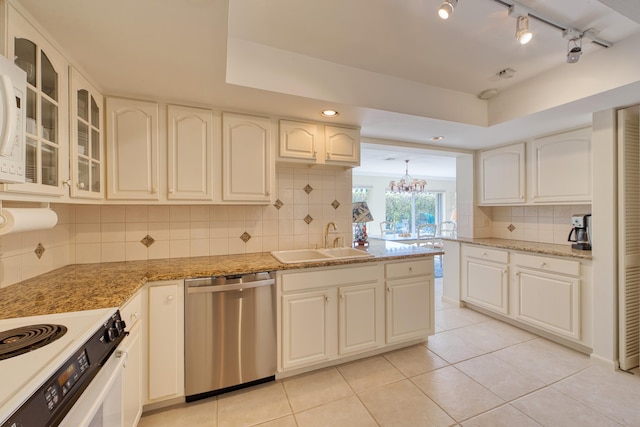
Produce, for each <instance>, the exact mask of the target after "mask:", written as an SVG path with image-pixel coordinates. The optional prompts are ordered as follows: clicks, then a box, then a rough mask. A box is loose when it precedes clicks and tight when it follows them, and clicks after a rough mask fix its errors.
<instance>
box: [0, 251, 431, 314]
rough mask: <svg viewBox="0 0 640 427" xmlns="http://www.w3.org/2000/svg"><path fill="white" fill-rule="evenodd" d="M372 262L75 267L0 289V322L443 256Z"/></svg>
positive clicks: (382, 255) (233, 258)
mask: <svg viewBox="0 0 640 427" xmlns="http://www.w3.org/2000/svg"><path fill="white" fill-rule="evenodd" d="M364 249H366V250H367V251H368V252H370V253H372V254H373V255H374V256H373V257H371V258H359V259H344V260H333V261H323V262H306V263H296V264H282V263H281V262H279V261H278V260H276V259H275V258H274V257H273V256H272V255H271V254H270V253H268V252H263V253H254V254H241V255H225V256H207V257H193V258H171V259H159V260H149V261H125V262H112V263H98V264H74V265H68V266H66V267H62V268H59V269H57V270H54V271H50V272H49V273H45V274H42V275H40V276H37V277H34V278H32V279H28V280H25V281H22V282H20V283H16V284H14V285H11V286H8V287H6V288H2V289H0V319H8V318H14V317H26V316H36V315H41V314H54V313H64V312H69V311H82V310H92V309H97V308H107V307H120V306H121V305H123V304H124V303H125V302H126V301H127V300H128V299H129V298H131V297H132V296H133V295H134V294H135V293H136V292H137V291H138V290H139V289H140V288H141V287H142V286H143V285H144V284H145V283H147V282H153V281H159V280H177V279H187V278H194V277H208V276H221V275H229V274H241V273H254V272H259V271H277V270H292V269H300V268H310V267H325V266H330V265H344V264H355V263H364V262H375V261H382V260H393V259H403V258H413V257H424V256H430V255H440V254H442V253H443V252H442V251H440V250H433V249H426V248H419V247H415V246H409V245H403V244H399V243H394V242H383V241H374V240H372V241H371V242H370V245H369V247H368V248H364Z"/></svg>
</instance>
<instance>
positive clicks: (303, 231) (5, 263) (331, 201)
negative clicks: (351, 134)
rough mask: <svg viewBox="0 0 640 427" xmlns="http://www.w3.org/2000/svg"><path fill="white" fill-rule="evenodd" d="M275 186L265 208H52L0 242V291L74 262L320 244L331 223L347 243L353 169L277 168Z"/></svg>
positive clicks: (98, 206) (293, 247)
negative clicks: (39, 221) (45, 220)
mask: <svg viewBox="0 0 640 427" xmlns="http://www.w3.org/2000/svg"><path fill="white" fill-rule="evenodd" d="M277 187H278V189H277V197H276V201H275V203H273V204H271V205H267V206H246V205H243V206H221V205H71V204H54V205H52V209H54V210H55V211H56V213H57V214H58V224H57V225H56V226H55V227H54V228H53V229H52V230H45V231H38V232H29V233H16V234H8V235H5V236H2V237H0V287H4V286H8V285H11V284H13V283H16V282H19V281H21V280H25V279H28V278H31V277H34V276H36V275H39V274H42V273H45V272H47V271H51V270H53V269H56V268H59V267H63V266H65V265H67V264H75V263H78V264H84V263H94V262H114V261H129V260H145V259H158V258H180V257H189V256H208V255H227V254H240V253H253V252H270V251H273V250H287V249H302V248H314V247H322V246H323V245H324V235H323V233H324V228H325V226H326V224H327V223H328V222H329V221H333V222H335V224H336V225H337V229H338V233H336V234H332V235H331V239H332V241H333V239H335V238H336V237H339V238H340V242H341V245H349V244H350V240H351V233H352V232H351V170H344V169H342V168H331V167H314V168H309V167H307V166H298V165H295V166H283V167H278V169H277ZM12 206H17V205H16V204H13V205H12ZM38 243H42V245H43V246H44V248H45V251H44V254H43V256H42V258H40V259H38V257H37V255H36V254H35V252H34V251H35V249H36V247H37V245H38Z"/></svg>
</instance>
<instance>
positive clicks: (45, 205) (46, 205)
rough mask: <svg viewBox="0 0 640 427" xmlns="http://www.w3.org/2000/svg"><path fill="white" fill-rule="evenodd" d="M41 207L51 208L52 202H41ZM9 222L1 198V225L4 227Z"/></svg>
mask: <svg viewBox="0 0 640 427" xmlns="http://www.w3.org/2000/svg"><path fill="white" fill-rule="evenodd" d="M40 207H41V208H46V209H51V204H50V203H49V202H42V203H40ZM6 222H7V217H5V216H4V215H3V213H2V200H0V227H2V226H3V225H4V224H6Z"/></svg>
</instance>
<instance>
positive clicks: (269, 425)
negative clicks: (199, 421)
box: [193, 415, 298, 427]
mask: <svg viewBox="0 0 640 427" xmlns="http://www.w3.org/2000/svg"><path fill="white" fill-rule="evenodd" d="M193 427H195V426H193ZM256 427H298V424H296V419H295V418H294V417H293V415H287V416H286V417H282V418H278V419H275V420H273V421H267V422H266V423H262V424H257V425H256Z"/></svg>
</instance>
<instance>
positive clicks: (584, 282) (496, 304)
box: [461, 245, 593, 347]
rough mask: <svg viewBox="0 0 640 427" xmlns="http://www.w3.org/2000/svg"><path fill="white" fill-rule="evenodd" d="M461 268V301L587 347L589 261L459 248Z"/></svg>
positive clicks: (590, 307) (590, 299) (590, 304)
mask: <svg viewBox="0 0 640 427" xmlns="http://www.w3.org/2000/svg"><path fill="white" fill-rule="evenodd" d="M483 258H484V259H483ZM461 267H462V268H461V273H462V274H461V298H462V300H463V301H465V302H467V303H469V304H471V305H473V306H477V307H479V308H482V309H485V310H489V311H492V312H494V313H496V314H499V315H501V316H505V317H506V318H509V319H511V320H514V321H517V322H518V323H520V324H522V325H527V326H531V327H533V328H535V330H537V331H540V332H541V333H542V332H544V333H548V334H550V336H553V337H558V338H562V339H567V340H570V341H572V342H575V343H577V344H580V345H583V346H586V347H590V346H591V345H592V333H593V326H592V324H591V319H592V310H593V296H592V279H591V263H590V261H588V260H583V261H578V260H573V259H566V258H559V257H551V256H542V255H538V254H536V255H533V254H528V253H522V252H516V251H506V250H495V249H489V248H486V247H479V246H473V245H463V248H462V266H461Z"/></svg>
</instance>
